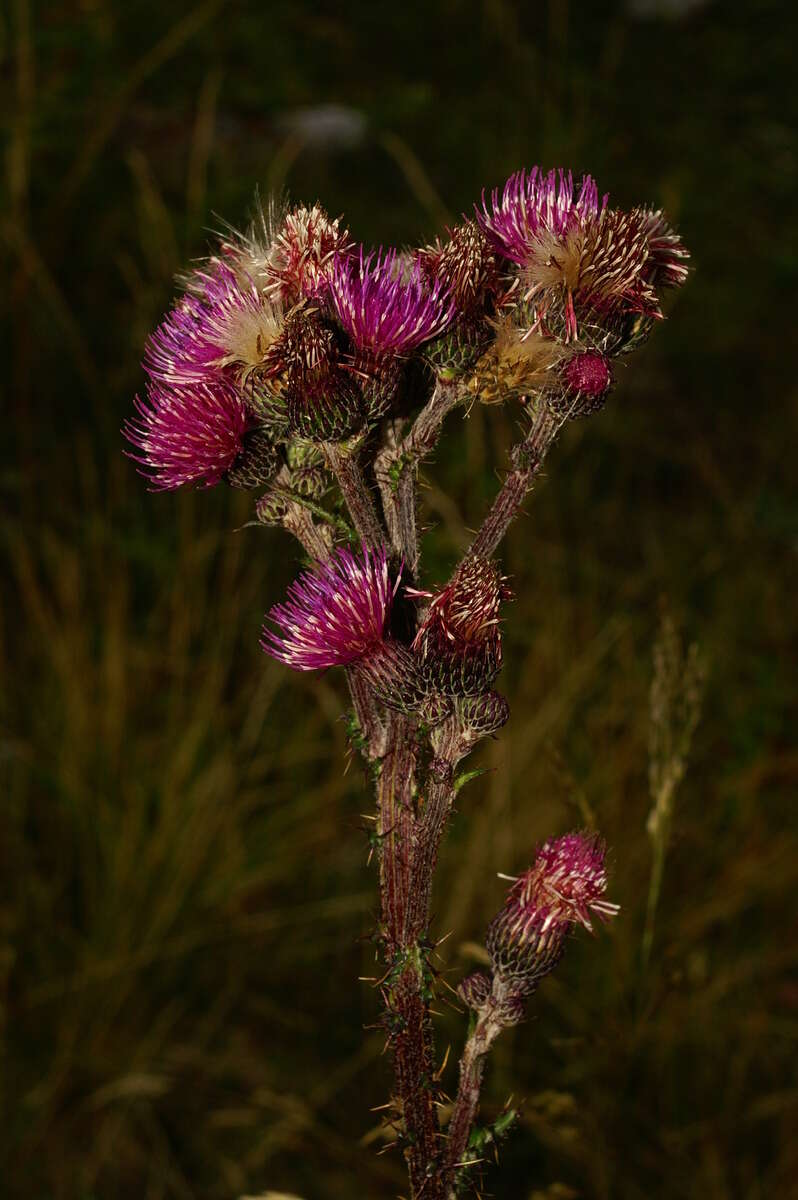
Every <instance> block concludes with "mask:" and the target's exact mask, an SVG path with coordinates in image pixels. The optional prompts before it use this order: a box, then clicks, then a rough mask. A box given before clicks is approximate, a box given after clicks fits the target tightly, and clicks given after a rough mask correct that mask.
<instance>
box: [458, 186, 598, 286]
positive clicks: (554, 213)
mask: <svg viewBox="0 0 798 1200" xmlns="http://www.w3.org/2000/svg"><path fill="white" fill-rule="evenodd" d="M606 202H607V197H606V196H605V197H604V198H603V199H602V200H601V201H599V195H598V189H597V187H596V184H595V182H594V180H593V179H592V178H591V177H590V175H586V176H585V177H584V179H583V180H582V183H581V185H580V187H579V191H578V194H577V195H576V196H575V195H574V181H573V176H572V174H571V172H570V171H563V170H562V169H560V170H551V171H549V172H548V174H544V173H543V171H541V169H540V167H533V168H532V169H531V171H525V170H524V171H516V173H515V174H514V175H511V176H510V178H509V179H508V180H507V182H506V183H505V185H504V188H503V190H502V191H501V193H500V192H499V189H498V188H495V189H494V190H493V191H492V192H491V195H490V202H488V200H487V199H486V197H485V193H484V192H483V193H482V208H481V209H479V208H476V217H477V222H478V223H479V226H480V228H481V229H482V230H483V231H484V233H485V234H486V236H487V238H488V240H489V242H490V243H491V245H492V246H493V247H494V248H495V249H496V250H497V251H498V253H499V254H501V255H502V256H503V257H504V258H508V259H509V260H510V261H511V262H514V263H517V265H518V266H520V267H523V266H525V265H526V264H527V262H528V261H529V258H530V255H531V254H532V252H533V251H534V250H535V249H536V247H537V246H538V245H539V243H540V241H541V239H544V238H552V237H553V238H563V237H565V236H566V234H568V233H570V232H572V231H573V230H576V229H579V228H581V227H583V226H584V225H586V224H587V223H588V222H589V221H590V220H592V219H593V218H595V217H597V216H598V214H599V212H600V211H601V209H602V208H603V207H604V205H606Z"/></svg>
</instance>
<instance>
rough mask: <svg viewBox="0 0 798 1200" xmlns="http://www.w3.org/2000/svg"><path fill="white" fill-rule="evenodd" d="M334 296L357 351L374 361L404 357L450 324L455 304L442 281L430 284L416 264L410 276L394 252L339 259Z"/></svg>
mask: <svg viewBox="0 0 798 1200" xmlns="http://www.w3.org/2000/svg"><path fill="white" fill-rule="evenodd" d="M330 297H331V300H332V304H333V308H334V310H335V312H336V314H337V316H338V319H339V321H340V322H341V324H342V325H343V327H344V329H345V330H346V331H347V333H348V334H349V336H350V337H351V339H352V341H353V342H354V344H355V346H356V347H357V348H358V349H359V350H365V351H368V352H370V353H371V354H372V355H374V356H375V357H377V358H378V357H381V356H383V355H398V354H402V353H406V352H408V351H410V350H413V349H415V348H416V347H417V346H419V345H421V343H422V342H426V341H428V340H429V339H430V338H433V337H437V335H438V334H439V333H442V332H443V330H444V329H445V328H446V327H447V325H449V324H450V322H451V321H452V320H453V318H454V316H455V313H456V304H455V301H454V300H453V299H452V297H451V296H450V294H449V292H448V290H447V289H446V288H445V287H444V286H443V285H442V284H441V283H440V282H439V281H433V282H432V283H430V282H428V281H427V280H426V279H425V277H424V273H423V271H422V269H421V267H420V265H419V264H418V263H413V265H412V266H411V267H410V269H409V271H408V272H404V271H403V269H402V262H401V260H400V258H399V256H398V254H397V252H396V251H395V250H388V251H385V252H384V251H382V250H381V251H380V252H379V253H377V254H374V253H371V254H368V255H364V253H363V250H362V249H361V251H360V256H359V258H357V259H356V258H348V257H339V258H338V259H337V260H336V262H335V266H334V268H333V273H332V284H331V291H330Z"/></svg>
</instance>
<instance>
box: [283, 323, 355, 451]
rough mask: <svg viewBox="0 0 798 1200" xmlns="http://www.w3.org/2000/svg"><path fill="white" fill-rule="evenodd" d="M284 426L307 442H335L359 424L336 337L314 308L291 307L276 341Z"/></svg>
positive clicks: (352, 390) (350, 379) (349, 379)
mask: <svg viewBox="0 0 798 1200" xmlns="http://www.w3.org/2000/svg"><path fill="white" fill-rule="evenodd" d="M280 354H281V356H282V358H283V360H284V362H285V368H284V372H283V379H284V385H283V394H284V396H285V400H286V405H287V416H288V427H289V429H290V431H291V433H293V434H298V435H299V436H300V437H303V438H308V439H310V440H312V441H318V442H322V441H325V442H326V441H341V440H342V439H344V438H346V437H348V436H349V435H350V434H352V433H354V432H355V430H356V429H358V428H359V427H360V426H361V425H362V423H363V409H362V404H361V400H360V396H359V394H358V390H357V387H356V386H355V383H354V381H353V379H352V377H351V374H350V373H349V372H348V371H346V370H344V369H343V366H342V364H341V357H340V353H339V349H338V345H337V343H336V337H335V334H334V333H333V331H332V329H330V328H329V327H328V326H327V325H326V324H325V322H324V321H323V320H322V318H321V317H320V315H319V313H318V312H317V311H316V310H315V309H301V308H300V309H297V310H295V311H294V313H293V314H292V316H291V318H290V319H289V320H288V321H286V326H285V330H284V333H283V337H282V339H281V342H280Z"/></svg>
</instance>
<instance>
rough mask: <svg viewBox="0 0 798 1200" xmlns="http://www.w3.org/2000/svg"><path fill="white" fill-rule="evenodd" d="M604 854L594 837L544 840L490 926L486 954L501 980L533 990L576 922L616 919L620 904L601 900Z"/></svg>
mask: <svg viewBox="0 0 798 1200" xmlns="http://www.w3.org/2000/svg"><path fill="white" fill-rule="evenodd" d="M605 854H606V848H605V845H604V843H603V841H602V840H601V839H600V838H599V837H597V836H595V835H588V834H583V833H568V834H566V835H565V836H564V837H560V838H551V839H550V840H549V841H547V842H544V844H543V845H542V846H541V847H540V849H539V850H538V852H537V855H536V857H535V862H534V864H533V865H532V866H531V867H530V869H529V870H528V871H525V872H524V874H523V875H521V876H520V877H519V878H518V879H516V880H515V882H514V883H513V886H512V887H511V888H510V890H509V892H508V894H507V899H506V901H505V904H504V907H503V908H502V909H501V911H500V912H499V913H498V914H497V915H496V917H494V919H493V921H492V922H491V924H490V926H489V928H488V935H487V943H486V944H487V948H488V953H489V954H490V956H491V961H492V962H493V967H494V970H495V971H497V972H498V973H499V974H500V975H501V976H502V977H503V978H504V979H507V980H512V981H513V982H514V983H516V984H517V985H518V986H519V988H520V989H521V990H523V991H527V992H529V991H532V990H534V988H535V987H536V986H537V983H538V982H539V980H540V979H542V978H543V976H544V975H547V974H548V973H549V972H550V971H551V970H553V969H554V967H555V966H556V965H557V963H558V962H559V960H560V958H561V957H562V954H563V953H564V950H565V939H566V936H567V935H568V933H569V932H570V930H571V928H572V926H573V924H574V923H576V922H578V923H580V924H582V925H584V926H585V928H587V929H592V925H591V922H590V917H591V914H595V915H596V916H598V917H599V918H600V919H601V920H602V921H606V920H609V919H610V918H611V917H614V916H615V915H616V913H617V912H618V905H617V904H611V903H610V902H609V901H608V900H605V899H604V893H605V891H606V887H607V872H606V867H605V862H604V859H605Z"/></svg>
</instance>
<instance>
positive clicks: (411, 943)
mask: <svg viewBox="0 0 798 1200" xmlns="http://www.w3.org/2000/svg"><path fill="white" fill-rule="evenodd" d="M415 770H416V753H415V744H414V731H413V728H412V725H411V722H410V720H409V719H408V718H407V717H404V716H401V715H400V714H397V713H393V714H391V715H390V717H389V727H388V743H387V751H386V753H385V756H384V758H383V760H382V767H381V771H380V778H379V782H378V785H377V798H378V805H379V815H378V822H379V823H378V832H379V835H380V840H381V861H380V894H381V902H382V903H381V908H382V932H383V937H384V941H385V951H386V957H387V960H388V972H387V974H386V976H385V979H384V982H383V997H384V1000H385V1006H386V1021H387V1027H388V1035H389V1041H390V1044H391V1047H392V1049H393V1057H394V1072H395V1076H396V1090H397V1099H398V1102H399V1105H400V1107H401V1116H402V1120H403V1124H404V1133H405V1137H406V1148H405V1157H406V1159H407V1165H408V1171H409V1175H410V1187H411V1195H412V1197H413V1198H414V1200H416V1197H422V1196H423V1197H424V1200H442V1197H443V1192H442V1186H443V1185H442V1181H441V1179H440V1172H439V1169H438V1163H439V1154H440V1128H439V1125H438V1114H437V1109H436V1107H435V1088H434V1080H433V1074H434V1047H433V1038H432V1024H431V1021H430V1016H429V995H430V991H429V968H428V966H427V961H426V950H425V948H424V947H423V946H422V945H421V944H420V943H419V942H418V940H417V939H415V938H413V937H411V936H410V934H409V929H408V906H409V896H410V881H411V873H410V866H411V852H412V845H413V838H414V827H415V815H414V811H413V791H414V775H415Z"/></svg>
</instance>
